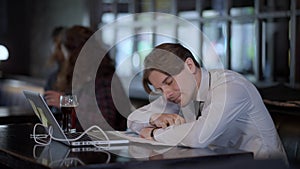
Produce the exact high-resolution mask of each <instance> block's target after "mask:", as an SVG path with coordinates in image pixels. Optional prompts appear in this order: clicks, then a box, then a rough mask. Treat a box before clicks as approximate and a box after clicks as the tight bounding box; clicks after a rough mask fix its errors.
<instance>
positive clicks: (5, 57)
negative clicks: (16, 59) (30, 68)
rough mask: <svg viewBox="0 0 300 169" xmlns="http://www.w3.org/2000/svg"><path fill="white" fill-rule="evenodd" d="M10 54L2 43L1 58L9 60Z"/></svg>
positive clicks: (0, 48) (0, 46)
mask: <svg viewBox="0 0 300 169" xmlns="http://www.w3.org/2000/svg"><path fill="white" fill-rule="evenodd" d="M8 56H9V53H8V50H7V48H6V47H5V46H3V45H0V60H7V59H8Z"/></svg>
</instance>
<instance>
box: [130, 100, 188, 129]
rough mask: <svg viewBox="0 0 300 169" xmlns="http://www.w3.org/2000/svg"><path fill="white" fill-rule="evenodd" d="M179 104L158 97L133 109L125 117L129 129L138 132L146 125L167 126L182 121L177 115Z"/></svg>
mask: <svg viewBox="0 0 300 169" xmlns="http://www.w3.org/2000/svg"><path fill="white" fill-rule="evenodd" d="M178 112H179V106H178V105H176V104H174V103H170V102H167V101H165V100H164V99H163V97H159V98H158V99H156V100H155V101H153V102H151V103H150V104H148V105H146V106H143V107H141V108H139V109H136V110H135V111H133V112H132V113H131V114H130V115H129V116H128V119H127V126H128V128H129V129H131V130H133V131H135V132H137V133H140V131H141V130H142V129H143V128H146V127H167V126H169V125H172V124H175V123H176V124H179V123H182V122H183V121H184V119H183V118H182V117H180V116H179V115H177V114H178Z"/></svg>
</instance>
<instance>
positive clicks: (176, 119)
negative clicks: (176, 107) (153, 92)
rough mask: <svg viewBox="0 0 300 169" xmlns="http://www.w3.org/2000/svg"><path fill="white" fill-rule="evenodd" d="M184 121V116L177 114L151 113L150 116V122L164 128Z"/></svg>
mask: <svg viewBox="0 0 300 169" xmlns="http://www.w3.org/2000/svg"><path fill="white" fill-rule="evenodd" d="M183 123H185V120H184V118H182V117H181V116H179V115H178V114H159V113H156V114H153V115H152V116H151V117H150V124H151V125H153V126H155V127H158V128H166V127H168V126H172V125H180V124H183Z"/></svg>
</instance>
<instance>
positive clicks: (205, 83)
mask: <svg viewBox="0 0 300 169" xmlns="http://www.w3.org/2000/svg"><path fill="white" fill-rule="evenodd" d="M210 80H211V79H210V77H209V73H208V71H207V70H205V69H203V68H201V82H200V87H199V89H198V93H197V98H196V100H197V101H205V100H206V96H207V93H208V90H209V81H210Z"/></svg>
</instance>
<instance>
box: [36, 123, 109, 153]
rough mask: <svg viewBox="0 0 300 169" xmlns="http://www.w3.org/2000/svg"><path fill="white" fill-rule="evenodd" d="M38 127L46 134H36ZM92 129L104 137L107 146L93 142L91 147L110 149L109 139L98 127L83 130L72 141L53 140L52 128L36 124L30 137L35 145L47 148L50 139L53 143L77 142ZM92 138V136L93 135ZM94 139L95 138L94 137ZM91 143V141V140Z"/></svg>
mask: <svg viewBox="0 0 300 169" xmlns="http://www.w3.org/2000/svg"><path fill="white" fill-rule="evenodd" d="M38 126H42V127H44V128H45V130H46V132H47V134H36V128H37V127H38ZM92 129H98V130H99V131H100V132H101V133H102V134H103V135H104V137H105V139H106V141H107V146H101V145H97V144H95V143H94V142H91V143H92V145H93V146H95V147H97V148H106V149H108V148H109V147H110V141H109V138H108V136H107V134H106V133H105V132H104V131H103V130H102V129H101V128H100V127H99V126H96V125H94V126H91V127H89V128H88V129H87V130H85V131H84V132H83V133H82V134H80V135H79V136H78V137H76V138H74V139H61V138H55V137H54V136H53V135H52V133H53V128H52V126H49V128H48V127H46V126H44V125H42V124H40V123H37V124H35V125H34V127H33V134H32V137H33V139H34V141H35V142H36V143H37V144H40V145H44V146H47V145H49V144H50V143H51V141H52V139H53V140H55V141H77V140H79V139H80V138H82V137H83V136H84V135H85V134H87V133H88V132H89V131H91V130H92ZM93 136H94V135H93ZM94 137H96V136H94ZM42 139H49V140H48V141H46V140H43V142H42ZM91 141H92V140H91Z"/></svg>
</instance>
